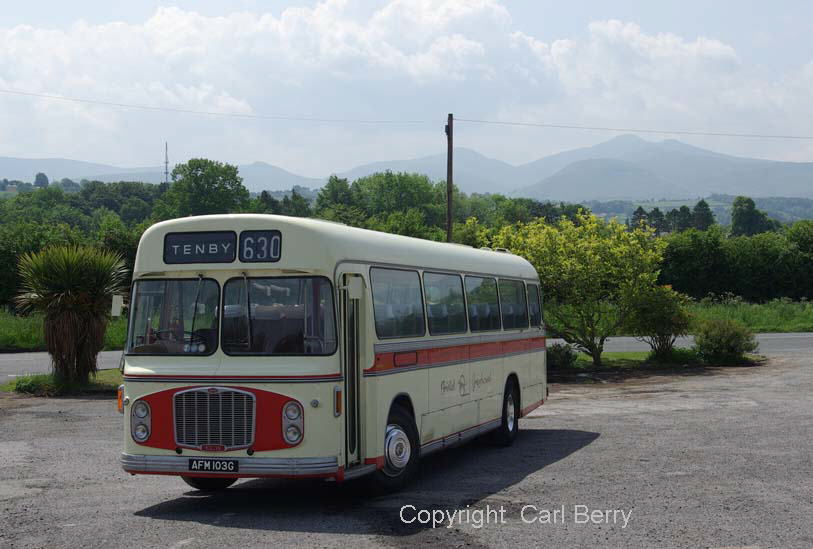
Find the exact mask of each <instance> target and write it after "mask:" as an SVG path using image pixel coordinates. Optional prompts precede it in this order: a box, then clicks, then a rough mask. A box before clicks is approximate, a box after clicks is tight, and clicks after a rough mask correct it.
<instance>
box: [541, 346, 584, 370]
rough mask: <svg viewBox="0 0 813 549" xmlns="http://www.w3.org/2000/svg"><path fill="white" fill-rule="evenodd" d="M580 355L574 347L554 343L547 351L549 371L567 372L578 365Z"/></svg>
mask: <svg viewBox="0 0 813 549" xmlns="http://www.w3.org/2000/svg"><path fill="white" fill-rule="evenodd" d="M578 357H579V354H578V353H577V352H576V351H574V350H573V347H571V346H570V345H567V344H563V343H554V344H553V345H551V346H549V347H548V349H547V364H548V370H566V369H568V368H572V367H573V365H574V364H576V359H577V358H578Z"/></svg>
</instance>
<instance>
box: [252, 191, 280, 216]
mask: <svg viewBox="0 0 813 549" xmlns="http://www.w3.org/2000/svg"><path fill="white" fill-rule="evenodd" d="M255 211H256V212H257V213H269V214H280V213H282V204H281V203H280V201H279V200H277V199H276V198H274V195H272V194H271V193H270V192H268V191H263V192H261V193H260V196H258V197H257V200H256V206H255Z"/></svg>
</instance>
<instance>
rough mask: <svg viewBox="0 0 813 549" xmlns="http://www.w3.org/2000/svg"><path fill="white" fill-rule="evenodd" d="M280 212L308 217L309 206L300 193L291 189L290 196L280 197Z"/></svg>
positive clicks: (309, 212)
mask: <svg viewBox="0 0 813 549" xmlns="http://www.w3.org/2000/svg"><path fill="white" fill-rule="evenodd" d="M280 213H281V214H282V215H290V216H293V217H310V215H311V206H310V204H309V203H308V201H307V200H306V199H305V198H304V197H303V196H302V195H301V194H299V193H298V192H296V190H293V191H291V195H290V196H287V195H286V196H284V197H283V198H282V202H281V203H280Z"/></svg>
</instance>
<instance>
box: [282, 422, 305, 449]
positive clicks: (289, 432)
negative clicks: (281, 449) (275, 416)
mask: <svg viewBox="0 0 813 549" xmlns="http://www.w3.org/2000/svg"><path fill="white" fill-rule="evenodd" d="M301 438H302V431H300V430H299V427H297V426H296V425H291V426H289V427H288V428H287V429H286V430H285V440H287V441H288V442H289V443H290V444H296V443H297V442H299V439H301Z"/></svg>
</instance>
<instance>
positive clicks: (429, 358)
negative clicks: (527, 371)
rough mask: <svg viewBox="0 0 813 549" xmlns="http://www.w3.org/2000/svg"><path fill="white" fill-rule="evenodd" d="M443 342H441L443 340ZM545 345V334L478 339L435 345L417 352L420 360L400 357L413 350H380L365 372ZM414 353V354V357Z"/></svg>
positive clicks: (505, 352)
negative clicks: (470, 342) (512, 338)
mask: <svg viewBox="0 0 813 549" xmlns="http://www.w3.org/2000/svg"><path fill="white" fill-rule="evenodd" d="M439 343H440V342H439ZM544 348H545V338H544V337H538V338H533V339H515V340H511V341H503V342H495V343H475V344H471V345H450V346H448V347H435V348H433V349H426V350H421V351H417V352H415V356H416V357H417V361H416V362H412V361H411V360H410V361H406V360H400V359H399V358H400V356H401V355H406V354H409V355H412V353H411V352H403V351H401V352H397V353H376V355H375V362H374V363H373V367H372V368H368V369H366V370H365V372H381V371H385V370H393V369H397V368H403V367H414V366H418V367H422V366H433V365H436V364H443V363H446V362H458V361H460V362H465V361H467V360H475V359H484V358H499V357H501V356H505V355H510V354H514V353H523V352H528V351H533V350H536V349H544ZM411 358H412V356H410V359H411Z"/></svg>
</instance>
